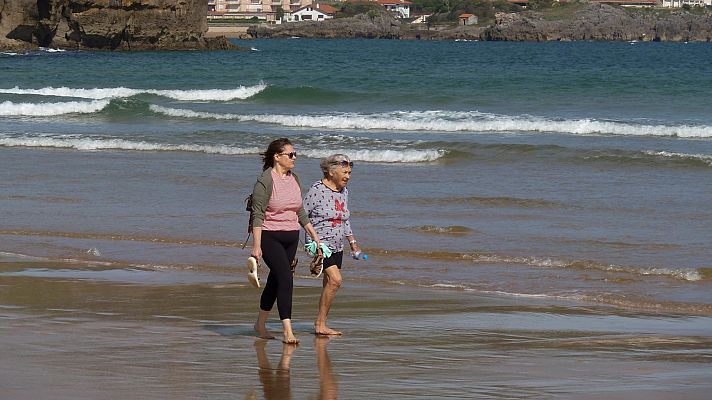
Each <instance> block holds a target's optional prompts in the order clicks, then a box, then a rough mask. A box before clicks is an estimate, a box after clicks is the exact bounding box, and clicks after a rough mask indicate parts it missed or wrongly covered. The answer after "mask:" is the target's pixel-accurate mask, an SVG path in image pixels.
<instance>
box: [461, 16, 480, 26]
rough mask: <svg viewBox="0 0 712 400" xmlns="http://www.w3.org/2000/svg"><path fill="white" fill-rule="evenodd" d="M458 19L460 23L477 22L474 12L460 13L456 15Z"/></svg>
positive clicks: (474, 23)
mask: <svg viewBox="0 0 712 400" xmlns="http://www.w3.org/2000/svg"><path fill="white" fill-rule="evenodd" d="M458 18H459V19H460V25H476V24H477V15H475V14H468V13H464V14H460V16H459V17H458Z"/></svg>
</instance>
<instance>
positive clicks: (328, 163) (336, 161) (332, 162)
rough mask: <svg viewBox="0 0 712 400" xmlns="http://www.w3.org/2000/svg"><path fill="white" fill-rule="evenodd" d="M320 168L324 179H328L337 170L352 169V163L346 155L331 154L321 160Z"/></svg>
mask: <svg viewBox="0 0 712 400" xmlns="http://www.w3.org/2000/svg"><path fill="white" fill-rule="evenodd" d="M319 167H321V172H322V173H324V177H325V178H328V177H329V175H331V173H332V172H333V171H334V170H335V169H336V168H337V167H341V168H346V167H351V168H353V167H354V163H353V161H351V159H350V158H349V156H347V155H346V154H332V155H330V156H328V157H326V158H323V159H322V160H321V162H320V163H319Z"/></svg>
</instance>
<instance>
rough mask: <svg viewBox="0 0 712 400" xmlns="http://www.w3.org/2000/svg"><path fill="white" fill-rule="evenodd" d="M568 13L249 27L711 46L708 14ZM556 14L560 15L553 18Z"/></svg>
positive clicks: (321, 34) (322, 34) (253, 31)
mask: <svg viewBox="0 0 712 400" xmlns="http://www.w3.org/2000/svg"><path fill="white" fill-rule="evenodd" d="M576 7H578V8H576V9H573V10H570V12H569V13H560V11H561V10H556V9H552V10H549V13H547V11H542V12H535V11H525V12H520V13H510V14H505V13H502V14H498V15H497V16H496V19H495V23H494V24H492V25H489V26H458V27H451V28H447V29H430V30H426V29H418V28H417V27H415V26H409V24H401V23H400V22H398V21H397V20H395V19H393V18H392V17H390V16H389V15H388V14H381V15H378V16H377V17H375V18H374V17H370V16H367V15H358V16H356V17H353V18H339V19H332V20H326V21H323V22H296V23H289V24H283V25H274V26H255V27H252V28H250V29H249V30H248V33H249V34H250V35H252V36H253V37H289V36H298V37H304V38H388V39H432V40H451V39H471V40H507V41H554V40H563V41H569V40H608V41H630V40H645V41H705V42H709V41H712V13H709V12H708V13H704V14H696V13H690V12H687V11H683V10H678V11H673V12H669V11H663V12H659V13H658V12H656V11H651V10H631V9H623V8H620V7H612V6H608V5H604V4H598V3H587V4H576ZM557 12H559V13H560V14H562V15H556V13H557Z"/></svg>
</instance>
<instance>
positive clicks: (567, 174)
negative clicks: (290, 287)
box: [0, 40, 712, 399]
mask: <svg viewBox="0 0 712 400" xmlns="http://www.w3.org/2000/svg"><path fill="white" fill-rule="evenodd" d="M248 45H249V46H250V47H254V48H255V51H252V52H248V53H243V52H239V53H238V52H210V53H205V52H187V53H183V52H175V53H130V54H127V53H85V52H37V53H28V54H0V71H2V73H0V179H1V180H2V182H3V185H1V186H0V215H2V218H1V219H0V252H2V254H3V256H2V260H3V261H2V266H1V267H0V310H2V311H1V312H0V315H1V318H2V319H0V322H1V323H0V329H1V330H2V333H0V338H1V339H0V340H2V341H3V342H2V343H3V346H2V347H3V357H2V360H0V368H2V373H1V374H0V387H2V389H3V394H5V393H10V396H11V398H47V397H51V395H52V394H54V393H59V395H58V396H59V397H66V398H70V397H71V398H96V397H97V393H99V392H97V391H98V390H100V389H99V388H103V390H106V389H107V388H108V390H112V394H113V393H116V397H115V398H137V397H139V398H165V397H169V396H170V397H179V398H180V397H185V398H195V397H218V398H221V397H227V396H231V397H234V395H235V394H237V395H238V396H244V397H246V398H252V397H255V396H256V397H259V396H263V397H270V396H272V395H271V393H272V392H273V391H274V390H277V389H276V388H282V387H283V386H284V385H285V382H287V380H286V379H284V378H285V374H282V373H279V374H277V373H273V374H267V373H266V371H263V374H262V378H263V379H265V382H267V381H269V382H273V383H262V381H260V373H259V372H260V371H259V370H260V368H259V365H258V364H259V362H258V361H259V360H262V361H264V357H262V355H261V351H259V346H258V348H257V349H256V348H255V343H254V338H253V337H252V336H251V333H250V324H251V321H252V318H253V317H254V315H253V312H254V308H255V307H256V304H257V295H258V294H257V293H256V292H255V291H253V290H252V289H251V288H249V287H248V286H247V285H246V280H245V277H244V271H242V267H241V266H242V264H243V262H244V259H245V257H247V255H248V251H247V250H243V249H241V244H242V242H243V241H244V240H245V237H246V232H245V229H246V227H247V213H246V212H245V211H244V203H243V201H244V198H245V196H247V194H248V193H249V192H250V190H251V187H252V185H253V183H254V180H255V177H256V175H257V173H258V172H259V170H260V164H261V163H260V159H259V152H260V151H262V150H263V148H264V147H265V146H266V144H267V143H268V142H269V141H270V140H272V139H274V138H276V137H280V136H288V137H290V138H291V139H292V140H293V142H294V144H295V147H296V148H297V151H298V152H299V158H298V160H297V167H296V171H297V172H298V173H299V174H300V177H301V179H302V182H303V183H304V184H305V186H306V185H308V184H309V183H311V182H313V181H314V180H316V179H318V178H319V168H318V161H319V159H320V158H321V157H324V156H326V155H328V154H331V153H333V152H344V153H347V154H349V155H350V156H351V157H352V158H353V159H354V161H355V162H356V166H355V168H354V172H353V178H352V181H351V182H350V183H349V189H350V193H351V195H350V196H351V197H350V204H349V209H350V211H351V212H352V215H353V221H352V222H353V226H354V229H355V233H356V236H357V238H358V241H359V243H360V244H361V246H362V247H363V249H364V250H365V252H366V253H368V254H369V255H370V258H369V260H368V261H355V260H351V259H347V260H346V262H345V266H344V276H345V278H346V282H347V285H346V287H345V288H344V289H343V291H342V292H341V293H340V295H339V298H338V300H337V302H338V305H337V307H336V308H335V311H334V312H335V315H334V323H335V324H338V326H340V327H343V329H344V330H345V331H347V332H348V335H347V336H345V337H344V338H335V339H333V340H332V341H330V342H329V343H328V344H327V345H324V346H322V345H320V344H318V343H317V344H315V343H313V342H312V337H311V335H310V330H311V328H310V326H311V318H312V316H313V315H312V314H313V311H314V309H315V304H316V301H317V297H318V287H319V284H318V282H314V281H312V280H310V279H306V277H305V275H306V271H305V267H304V265H306V259H307V257H306V256H305V255H304V253H301V252H300V253H299V257H300V258H301V259H302V263H301V265H302V267H301V268H300V272H299V279H298V280H297V285H296V288H297V289H296V298H297V304H296V305H295V313H296V314H295V321H296V322H297V331H298V334H299V335H300V336H302V338H303V339H306V340H304V343H303V344H302V346H300V348H299V349H297V350H295V351H294V353H293V354H292V356H291V357H292V358H291V359H292V369H291V374H289V375H288V377H289V382H288V383H289V385H288V386H289V390H290V392H291V393H292V397H294V398H305V397H317V396H322V397H324V398H327V397H328V396H329V393H330V392H331V393H332V394H334V393H333V391H334V389H333V383H329V382H332V381H334V380H336V381H337V382H338V390H337V392H336V393H337V394H338V396H339V397H341V398H352V397H356V396H362V395H363V394H364V393H366V394H372V395H374V396H375V397H389V396H390V397H394V398H395V397H397V398H401V397H404V396H412V397H416V398H418V397H420V398H432V397H435V396H440V397H456V398H461V397H484V398H488V397H489V398H502V397H505V398H512V397H517V398H551V397H560V398H600V397H602V396H606V397H612V398H616V397H618V398H622V397H625V398H636V396H637V398H646V399H647V398H656V397H657V398H669V397H671V394H672V393H674V394H675V395H676V396H675V397H684V398H702V397H703V396H700V395H701V394H703V393H705V392H706V389H709V384H708V383H707V382H709V381H710V380H709V376H708V374H709V372H708V370H709V368H707V364H708V363H709V356H710V355H709V352H708V349H709V348H710V343H709V338H710V336H711V335H710V333H711V332H712V324H711V323H710V320H709V318H710V316H711V315H712V290H711V289H712V287H711V285H712V264H710V260H712V246H710V245H709V238H710V237H712V223H710V221H712V211H711V210H712V209H711V208H710V207H709V199H710V198H712V178H710V171H711V169H710V168H712V142H711V141H710V138H712V117H710V115H712V114H710V113H709V104H710V102H709V100H710V98H712V91H711V89H710V88H712V85H710V84H709V83H710V82H709V79H710V78H709V77H711V76H712V71H710V68H711V67H710V64H709V63H707V62H705V60H708V59H710V57H709V56H710V54H709V53H710V49H711V48H710V47H709V46H708V45H706V44H690V45H684V44H665V43H636V44H628V43H536V44H535V43H479V42H477V43H476V42H466V43H460V42H458V43H454V42H453V43H448V42H439V43H431V42H398V41H319V40H273V41H253V42H250V43H249V44H248ZM326 52H328V53H329V54H330V55H331V56H330V57H328V59H327V58H324V57H323V56H322V55H323V54H325V53H326ZM294 60H300V63H299V65H300V67H301V68H294ZM679 60H686V62H685V63H680V62H679ZM88 65H101V66H102V68H86V66H88ZM166 65H170V66H171V68H166ZM641 66H645V67H644V68H643V67H641ZM79 70H80V71H83V72H84V73H81V74H77V73H76V71H79ZM27 71H33V73H32V74H28V73H27ZM25 256H31V257H30V258H27V257H25ZM32 257H38V258H36V259H35V258H32ZM275 325H277V324H275ZM154 347H157V348H158V350H156V351H155V352H153V351H152V349H153V348H154ZM5 349H11V350H10V351H8V352H7V353H6V352H5ZM324 350H328V351H324ZM265 353H266V355H267V358H268V359H269V360H270V362H271V364H273V365H276V364H278V363H279V358H280V355H281V353H282V348H281V345H280V344H279V343H277V342H269V343H267V344H266V345H265ZM325 353H327V354H328V356H329V358H330V360H331V363H330V364H331V366H332V369H333V371H332V373H331V374H328V373H326V372H325V371H322V375H323V376H321V377H320V378H319V379H316V376H317V375H318V374H317V372H316V371H317V370H318V369H319V368H318V364H319V362H318V360H321V362H322V365H325V364H324V360H325V358H324V357H323V355H324V354H325ZM67 366H69V367H67ZM263 369H264V368H263ZM327 370H328V368H327ZM303 371H307V372H308V373H303ZM26 377H33V382H30V381H29V380H28V379H27V378H26ZM70 377H75V378H74V380H71V379H69V378H70ZM320 384H321V386H322V387H320ZM50 388H51V390H50ZM265 388H267V389H266V391H264V389H265ZM5 389H7V390H5ZM279 390H285V389H279ZM320 392H322V393H321V394H319V393H320ZM101 393H103V392H101ZM99 397H101V396H99Z"/></svg>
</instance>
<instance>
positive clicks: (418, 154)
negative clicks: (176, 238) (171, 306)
mask: <svg viewBox="0 0 712 400" xmlns="http://www.w3.org/2000/svg"><path fill="white" fill-rule="evenodd" d="M0 146H4V147H49V148H61V149H74V150H81V151H99V150H126V151H186V152H200V153H207V154H223V155H245V154H260V153H261V152H262V151H263V149H262V148H261V147H258V146H244V147H242V146H233V145H228V144H215V145H205V144H172V143H152V142H146V141H132V140H125V139H115V138H77V137H50V136H43V137H0ZM333 151H334V150H333V149H332V150H303V151H302V152H301V153H300V154H302V155H305V156H307V157H313V158H323V157H326V156H327V155H330V154H332V153H333ZM343 151H344V152H348V154H349V155H350V156H351V159H353V160H355V161H365V162H381V163H422V162H429V161H434V160H436V159H438V158H440V157H443V156H444V154H445V152H444V151H439V150H343Z"/></svg>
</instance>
